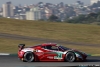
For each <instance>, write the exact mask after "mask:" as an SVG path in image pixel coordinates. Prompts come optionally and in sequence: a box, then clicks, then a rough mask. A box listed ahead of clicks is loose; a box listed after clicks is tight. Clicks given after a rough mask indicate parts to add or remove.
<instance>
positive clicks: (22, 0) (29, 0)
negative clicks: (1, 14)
mask: <svg viewBox="0 0 100 67" xmlns="http://www.w3.org/2000/svg"><path fill="white" fill-rule="evenodd" d="M8 1H11V2H12V4H13V5H18V4H22V5H24V4H27V5H30V4H37V3H38V2H44V3H53V4H56V3H60V2H64V4H72V3H75V2H76V1H82V2H85V4H89V1H90V0H0V6H2V4H4V3H6V2H8Z"/></svg>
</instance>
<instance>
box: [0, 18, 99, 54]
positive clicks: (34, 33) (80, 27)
mask: <svg viewBox="0 0 100 67" xmlns="http://www.w3.org/2000/svg"><path fill="white" fill-rule="evenodd" d="M0 33H9V34H17V35H24V36H30V37H38V38H47V39H55V40H62V41H70V42H82V43H90V44H100V26H99V25H88V24H68V23H57V22H46V21H45V22H43V21H26V20H15V19H6V18H0ZM19 43H26V44H28V45H29V44H30V45H31V44H38V43H42V42H31V41H22V40H12V39H2V38H0V52H3V51H4V52H11V53H13V52H16V51H17V48H16V47H17V45H18V44H19ZM67 46H68V45H67ZM5 47H7V48H5ZM69 47H72V48H73V47H76V48H77V49H79V50H82V51H85V52H88V53H99V51H100V49H99V47H98V48H96V47H82V46H81V45H80V46H73V45H71V44H70V45H69ZM94 50H95V51H94Z"/></svg>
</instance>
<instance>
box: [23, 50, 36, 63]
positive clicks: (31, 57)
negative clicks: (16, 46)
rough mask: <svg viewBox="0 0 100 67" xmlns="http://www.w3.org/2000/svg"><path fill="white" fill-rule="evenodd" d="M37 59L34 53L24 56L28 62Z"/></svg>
mask: <svg viewBox="0 0 100 67" xmlns="http://www.w3.org/2000/svg"><path fill="white" fill-rule="evenodd" d="M34 59H35V56H34V53H33V52H26V53H25V54H24V60H23V61H26V62H33V61H34Z"/></svg>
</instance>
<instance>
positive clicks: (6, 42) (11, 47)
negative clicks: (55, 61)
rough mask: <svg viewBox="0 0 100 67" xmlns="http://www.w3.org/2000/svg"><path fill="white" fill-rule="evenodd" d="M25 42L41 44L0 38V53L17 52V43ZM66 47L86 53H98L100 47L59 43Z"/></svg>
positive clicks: (27, 42)
mask: <svg viewBox="0 0 100 67" xmlns="http://www.w3.org/2000/svg"><path fill="white" fill-rule="evenodd" d="M23 43H24V44H26V47H28V46H33V45H37V44H41V43H43V42H32V41H23V40H16V39H15V40H14V39H5V38H1V39H0V53H2V52H3V53H17V51H18V44H23ZM61 45H63V46H66V47H68V48H72V49H77V50H80V51H83V52H86V53H88V54H99V53H100V48H99V47H98V48H97V47H87V46H73V45H71V44H66V45H65V44H61Z"/></svg>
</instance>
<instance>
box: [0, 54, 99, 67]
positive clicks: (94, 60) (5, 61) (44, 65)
mask: <svg viewBox="0 0 100 67" xmlns="http://www.w3.org/2000/svg"><path fill="white" fill-rule="evenodd" d="M83 65H84V66H94V65H100V57H99V56H98V57H96V56H94V57H92V56H90V57H88V58H87V61H86V62H22V61H20V60H19V59H18V58H17V56H10V55H9V56H0V67H34V66H38V67H50V66H56V67H57V66H83Z"/></svg>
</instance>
